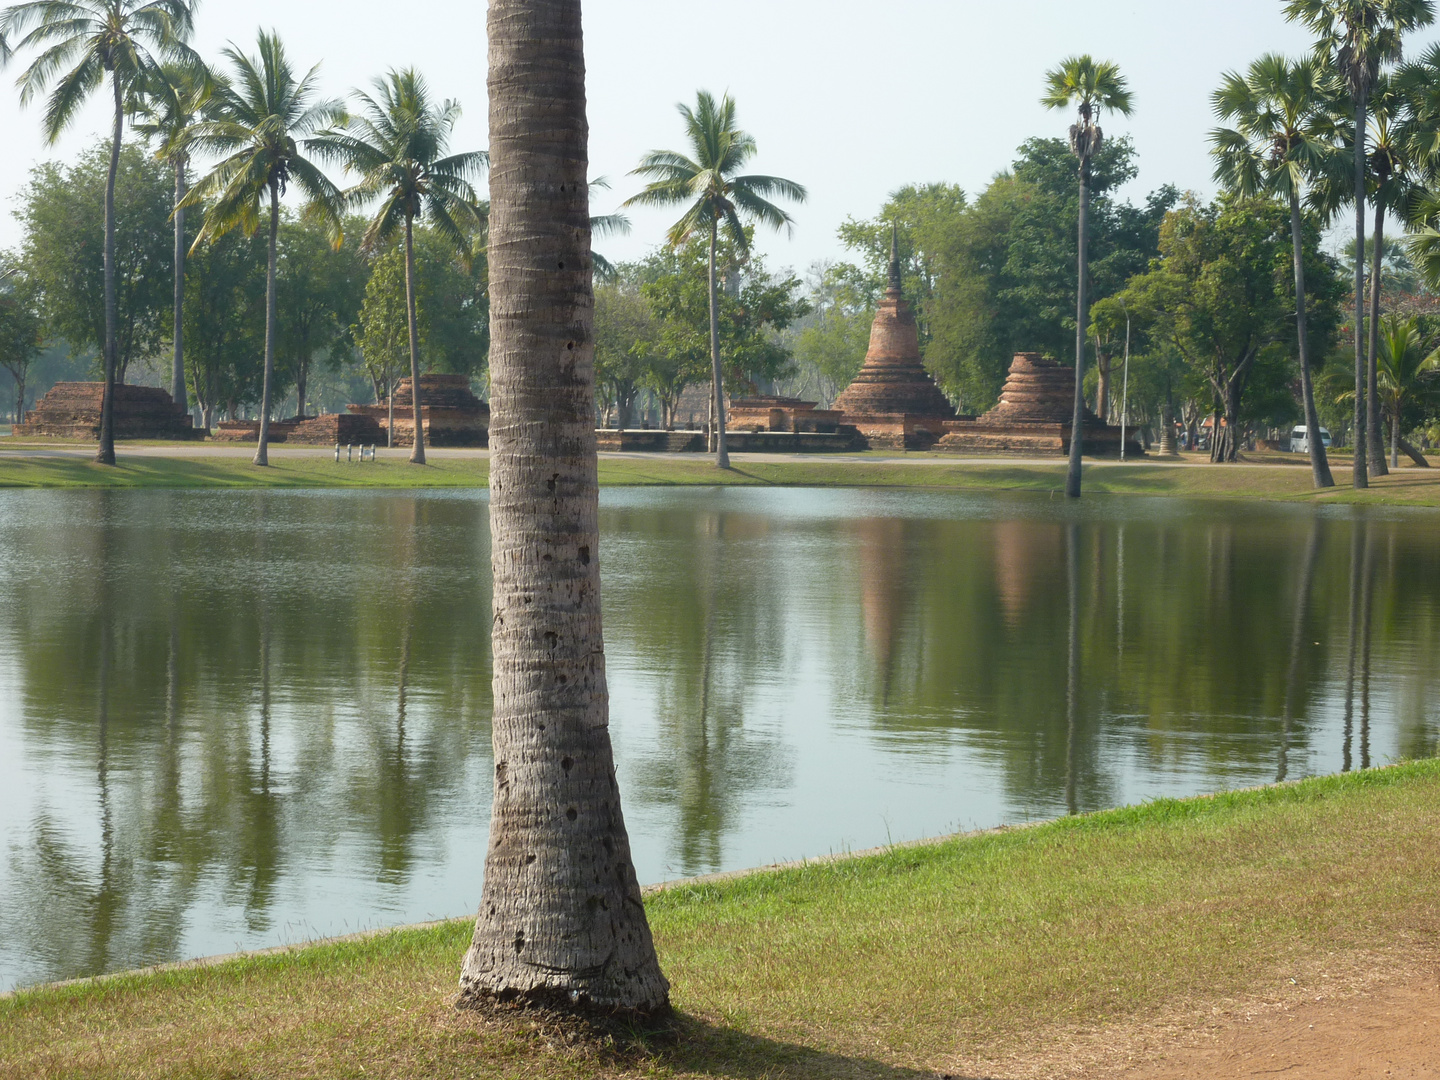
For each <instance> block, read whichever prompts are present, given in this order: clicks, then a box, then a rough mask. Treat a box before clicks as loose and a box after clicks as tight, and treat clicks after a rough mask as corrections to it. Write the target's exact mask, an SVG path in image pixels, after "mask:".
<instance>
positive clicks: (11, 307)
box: [0, 260, 44, 424]
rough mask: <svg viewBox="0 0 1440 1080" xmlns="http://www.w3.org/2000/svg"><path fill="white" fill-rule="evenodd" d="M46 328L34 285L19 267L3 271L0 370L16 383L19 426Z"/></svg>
mask: <svg viewBox="0 0 1440 1080" xmlns="http://www.w3.org/2000/svg"><path fill="white" fill-rule="evenodd" d="M7 261H8V260H7ZM43 327H44V323H43V322H42V320H41V318H40V314H39V312H38V311H37V310H36V308H35V300H34V296H33V292H32V289H31V286H30V283H29V282H28V281H26V280H25V279H24V278H23V277H20V276H19V269H18V267H16V266H13V265H12V266H10V267H8V268H7V269H6V270H4V271H3V272H0V367H3V368H4V369H5V370H6V371H8V372H10V377H11V378H12V379H14V380H15V423H17V424H19V423H23V422H24V420H25V382H26V378H27V376H28V375H29V373H30V363H31V361H32V360H34V359H35V357H36V356H38V355H39V353H40V346H41V331H42V330H43Z"/></svg>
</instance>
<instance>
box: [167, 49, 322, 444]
mask: <svg viewBox="0 0 1440 1080" xmlns="http://www.w3.org/2000/svg"><path fill="white" fill-rule="evenodd" d="M223 55H224V56H225V57H226V59H228V60H229V61H230V65H231V67H232V68H233V69H234V71H233V76H232V77H231V78H229V79H227V80H226V81H224V82H222V83H221V84H220V85H219V87H218V89H217V90H216V95H215V109H216V113H217V117H218V118H217V119H214V120H209V121H206V122H205V123H202V124H200V125H199V128H198V132H197V135H196V140H195V141H196V145H197V146H199V147H200V148H202V149H204V150H207V151H209V152H211V153H213V154H215V155H217V156H219V158H220V160H219V162H218V163H217V164H216V165H215V167H214V168H213V169H212V170H211V171H210V172H209V173H208V174H207V175H206V176H205V177H204V178H203V179H202V180H201V181H200V182H199V183H198V184H196V185H195V187H194V189H193V190H192V191H191V192H190V194H189V195H187V196H186V197H185V201H184V203H183V205H185V206H202V205H203V206H204V207H205V217H204V221H203V223H202V224H201V226H200V234H199V236H197V237H196V239H195V243H196V244H197V245H198V244H202V243H206V242H209V241H212V240H215V239H218V238H219V237H221V236H224V235H225V234H226V233H227V232H229V231H230V230H231V229H236V228H238V229H242V230H243V231H244V232H245V233H246V234H247V235H253V234H254V232H255V230H256V229H258V228H259V227H260V214H261V209H262V205H263V204H264V202H265V201H266V200H267V199H268V200H269V204H270V222H269V224H270V238H269V239H270V245H269V260H268V263H267V266H266V274H265V381H264V388H263V390H262V391H261V398H260V438H259V443H258V446H257V447H256V450H255V464H256V465H268V464H269V463H270V458H269V447H270V402H271V397H272V393H273V389H274V386H273V384H274V382H275V335H276V325H275V266H276V259H277V256H278V252H279V236H280V199H281V197H282V196H283V195H284V194H285V192H286V189H287V188H288V187H289V185H290V184H292V183H293V184H295V185H296V186H297V187H298V188H299V189H300V190H301V191H302V192H303V193H304V194H305V196H306V198H307V200H308V203H307V206H306V212H307V213H309V214H311V215H313V216H315V217H318V218H320V219H321V220H322V221H324V222H326V224H327V225H328V226H329V227H330V229H331V233H332V236H333V238H334V240H335V242H336V243H338V242H339V240H340V206H341V204H342V202H343V199H342V197H341V194H340V190H339V189H338V188H337V187H336V186H335V185H334V184H333V183H331V181H330V179H329V178H328V177H326V175H325V174H324V173H322V172H321V171H320V169H319V168H318V167H317V166H316V165H315V164H314V163H313V162H312V161H310V160H309V159H308V158H306V157H305V156H304V155H303V154H301V152H300V140H301V139H302V138H304V137H305V136H307V135H315V134H317V133H318V132H320V131H321V130H323V129H325V128H328V127H331V126H333V125H336V124H339V123H341V122H342V121H343V120H344V118H345V109H344V107H343V106H342V105H341V104H340V102H338V101H332V100H318V99H317V97H316V90H315V77H316V73H317V71H318V67H319V65H316V67H313V68H311V69H310V70H309V72H307V73H306V74H305V75H304V76H302V77H297V76H296V74H295V71H294V70H293V69H292V68H291V66H290V61H289V59H288V58H287V57H286V55H285V47H284V46H283V45H282V44H281V43H280V38H279V37H278V36H277V35H276V34H275V33H274V32H271V33H268V34H267V33H265V32H264V31H261V33H260V34H259V36H258V39H257V55H256V56H253V57H251V56H247V55H246V54H245V53H243V52H241V51H240V50H239V49H238V48H237V47H236V46H234V45H231V46H230V47H229V48H227V49H226V50H225V51H224V54H223Z"/></svg>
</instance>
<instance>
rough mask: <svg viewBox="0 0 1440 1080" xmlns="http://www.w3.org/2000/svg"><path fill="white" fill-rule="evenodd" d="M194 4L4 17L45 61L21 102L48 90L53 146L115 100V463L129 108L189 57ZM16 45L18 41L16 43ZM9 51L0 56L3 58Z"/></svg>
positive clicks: (108, 364)
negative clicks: (134, 97) (171, 63)
mask: <svg viewBox="0 0 1440 1080" xmlns="http://www.w3.org/2000/svg"><path fill="white" fill-rule="evenodd" d="M194 14H195V4H194V0H26V2H24V3H20V4H14V5H12V6H10V7H8V8H6V9H5V11H4V13H3V14H0V38H3V40H5V41H6V42H10V41H12V40H14V41H15V48H17V49H31V48H33V49H37V50H39V53H40V55H39V56H37V57H36V58H35V60H34V61H33V62H32V63H31V64H30V66H29V67H28V68H27V69H26V70H25V73H24V74H23V75H21V76H20V101H21V104H28V103H29V102H30V101H32V100H34V99H35V98H37V97H39V96H41V95H43V94H45V93H46V91H47V90H48V91H49V97H48V98H47V99H46V102H45V116H44V121H43V126H44V131H45V137H46V139H48V140H49V142H51V143H52V144H53V143H55V142H56V141H57V140H58V139H59V138H60V135H61V133H62V132H63V131H64V130H65V129H66V128H67V127H69V126H70V122H71V121H72V120H74V118H75V116H76V114H77V113H78V112H79V111H80V108H81V106H82V105H83V104H84V103H85V99H86V98H88V97H89V96H90V95H91V94H93V93H94V92H95V91H96V90H98V89H99V88H100V87H102V86H103V85H104V84H105V82H106V81H107V80H108V81H109V83H110V90H111V94H112V96H113V98H114V104H115V110H114V120H113V130H112V134H111V137H110V165H109V170H108V172H107V174H106V178H105V232H104V236H105V246H104V263H103V274H104V295H105V301H104V327H105V333H104V347H103V349H102V353H103V356H104V364H105V392H104V397H103V398H102V402H101V418H100V447H99V450H98V451H97V453H96V456H95V460H96V461H98V462H99V463H100V464H102V465H114V464H115V401H114V399H115V383H116V380H117V378H118V375H117V370H118V365H119V331H118V327H117V321H118V314H117V305H118V299H117V296H116V247H115V236H116V228H115V185H116V180H117V177H118V175H119V172H120V144H121V141H122V138H123V136H124V131H125V102H126V97H127V95H128V94H129V93H130V92H131V91H132V90H134V89H135V88H136V87H137V86H138V84H139V83H140V82H141V81H142V80H144V79H145V78H146V77H147V75H148V74H149V73H150V72H152V71H154V70H155V69H156V68H157V67H158V66H159V61H160V60H163V59H165V58H167V57H175V56H188V55H190V54H189V50H188V49H187V48H186V46H185V41H186V39H187V38H189V36H190V32H191V30H192V28H193V25H194ZM17 39H18V40H17ZM5 56H8V49H6V50H0V59H3V58H4V57H5Z"/></svg>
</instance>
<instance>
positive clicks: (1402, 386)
mask: <svg viewBox="0 0 1440 1080" xmlns="http://www.w3.org/2000/svg"><path fill="white" fill-rule="evenodd" d="M1437 368H1440V353H1436V352H1431V351H1429V350H1428V349H1426V348H1425V346H1424V342H1423V339H1422V337H1421V334H1420V320H1419V319H1417V318H1414V317H1411V318H1408V319H1402V318H1400V317H1399V316H1397V315H1391V316H1389V317H1388V318H1386V319H1385V320H1384V323H1383V325H1382V326H1381V329H1380V382H1379V392H1380V399H1381V401H1382V402H1383V403H1384V406H1385V414H1386V416H1387V417H1388V418H1389V420H1390V467H1391V468H1392V469H1398V468H1399V467H1400V442H1401V439H1400V428H1401V425H1402V424H1403V423H1404V421H1405V414H1406V412H1407V411H1408V410H1409V409H1410V408H1412V407H1413V406H1416V405H1419V404H1420V403H1421V402H1427V403H1428V402H1429V401H1430V400H1431V399H1433V396H1434V392H1435V372H1436V369H1437ZM1412 419H1418V417H1416V418H1412ZM1406 453H1407V454H1409V455H1410V457H1412V458H1413V459H1414V460H1415V461H1416V463H1417V464H1420V465H1425V466H1428V465H1429V463H1428V462H1427V461H1426V460H1425V458H1424V456H1423V455H1421V454H1417V453H1415V452H1414V451H1412V450H1411V449H1410V448H1409V447H1407V448H1406Z"/></svg>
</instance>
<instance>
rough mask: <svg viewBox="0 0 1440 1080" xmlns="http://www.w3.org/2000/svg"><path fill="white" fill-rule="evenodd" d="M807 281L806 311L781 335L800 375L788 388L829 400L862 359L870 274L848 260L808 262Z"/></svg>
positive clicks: (870, 315)
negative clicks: (799, 382)
mask: <svg viewBox="0 0 1440 1080" xmlns="http://www.w3.org/2000/svg"><path fill="white" fill-rule="evenodd" d="M842 228H843V226H842ZM807 285H808V287H809V293H810V296H809V301H810V306H811V311H810V313H809V314H807V315H804V316H802V317H801V318H799V319H797V320H796V321H795V322H794V323H792V324H791V326H790V327H789V329H788V330H787V331H786V334H785V335H784V339H785V340H786V341H787V342H788V344H789V346H790V348H791V350H792V351H793V353H794V357H795V366H796V368H797V370H798V373H799V377H800V378H801V380H802V386H801V387H796V388H795V390H794V391H789V392H794V393H798V394H800V395H801V396H804V395H806V394H813V395H814V396H816V397H817V398H819V399H821V400H822V401H823V402H825V403H826V404H827V405H828V404H830V403H832V402H833V401H834V400H835V398H836V397H837V396H838V395H839V393H840V391H841V390H842V389H844V388H845V387H846V386H848V385H850V383H851V382H852V381H854V379H855V376H856V375H857V374H858V373H859V371H860V368H861V366H862V365H863V364H864V362H865V353H866V351H867V349H868V348H869V345H870V327H871V325H872V324H873V323H874V321H875V302H876V301H875V293H874V292H873V290H872V289H871V287H870V285H871V281H870V276H869V275H868V274H867V273H865V272H864V271H861V270H860V269H859V268H858V267H855V266H852V265H850V264H848V263H839V264H834V263H832V264H828V265H827V264H820V265H817V266H815V267H813V268H812V270H811V273H810V275H809V280H808V282H807Z"/></svg>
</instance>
